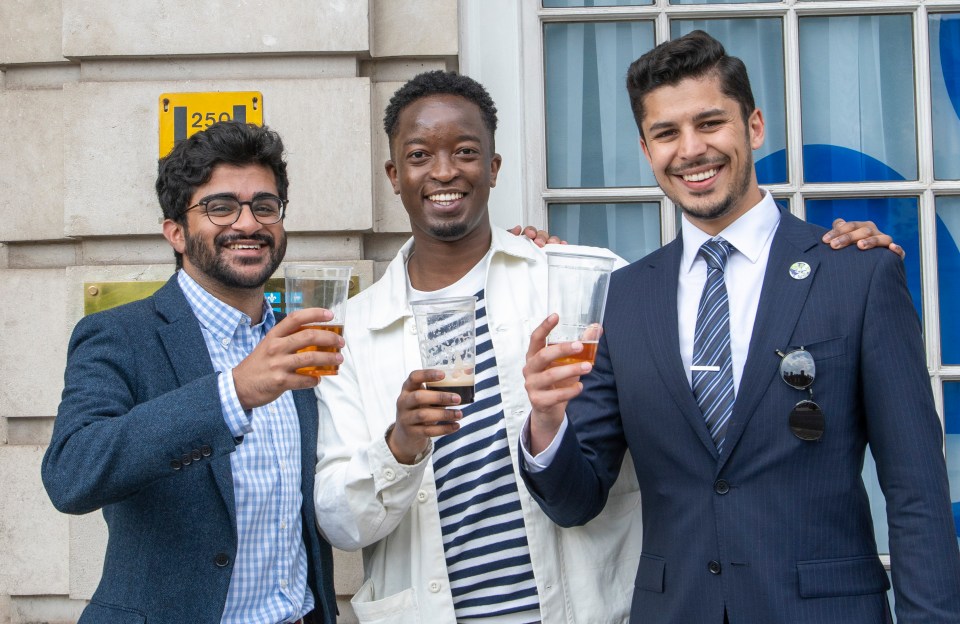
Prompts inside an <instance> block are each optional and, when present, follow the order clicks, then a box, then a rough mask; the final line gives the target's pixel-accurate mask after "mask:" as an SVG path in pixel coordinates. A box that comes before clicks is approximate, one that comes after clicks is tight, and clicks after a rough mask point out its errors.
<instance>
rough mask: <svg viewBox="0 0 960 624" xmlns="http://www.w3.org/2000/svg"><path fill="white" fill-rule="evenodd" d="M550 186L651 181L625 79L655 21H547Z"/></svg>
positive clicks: (649, 40) (649, 44) (647, 47)
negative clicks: (560, 22)
mask: <svg viewBox="0 0 960 624" xmlns="http://www.w3.org/2000/svg"><path fill="white" fill-rule="evenodd" d="M543 41H544V55H545V59H544V62H545V76H544V82H545V89H546V91H545V94H544V103H545V107H546V134H547V137H546V138H547V186H548V187H550V188H603V187H614V186H656V184H657V181H656V179H655V178H654V177H653V171H652V170H651V169H650V166H649V165H648V164H647V159H646V158H645V157H644V156H643V152H642V151H641V149H640V134H639V132H638V131H637V124H636V122H635V121H634V119H633V113H632V112H631V110H630V101H629V99H628V98H627V96H626V89H625V86H624V84H625V83H624V81H625V78H626V75H627V67H629V65H630V63H632V62H633V61H634V60H636V59H637V58H638V57H639V56H641V55H642V54H643V53H644V52H646V51H648V50H650V49H651V48H653V43H654V38H653V22H651V21H641V22H572V23H563V24H553V23H551V24H545V25H544V27H543Z"/></svg>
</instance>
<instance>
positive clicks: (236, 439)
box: [233, 436, 243, 444]
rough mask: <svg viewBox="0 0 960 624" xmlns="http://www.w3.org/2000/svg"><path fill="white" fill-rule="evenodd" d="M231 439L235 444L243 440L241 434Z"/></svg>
mask: <svg viewBox="0 0 960 624" xmlns="http://www.w3.org/2000/svg"><path fill="white" fill-rule="evenodd" d="M233 441H234V442H235V443H237V444H240V443H241V442H243V436H234V438H233Z"/></svg>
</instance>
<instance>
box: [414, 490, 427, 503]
mask: <svg viewBox="0 0 960 624" xmlns="http://www.w3.org/2000/svg"><path fill="white" fill-rule="evenodd" d="M427 498H428V495H427V493H426V492H425V491H423V490H420V491H419V492H417V500H418V501H420V502H421V503H425V502H427Z"/></svg>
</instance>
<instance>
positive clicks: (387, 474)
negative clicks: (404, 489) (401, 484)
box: [383, 468, 397, 481]
mask: <svg viewBox="0 0 960 624" xmlns="http://www.w3.org/2000/svg"><path fill="white" fill-rule="evenodd" d="M396 477H397V473H395V472H394V471H393V468H385V469H384V470H383V478H384V479H386V480H387V481H393V480H394V479H395V478H396Z"/></svg>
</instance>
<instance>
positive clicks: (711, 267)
mask: <svg viewBox="0 0 960 624" xmlns="http://www.w3.org/2000/svg"><path fill="white" fill-rule="evenodd" d="M731 250H732V248H731V246H730V243H728V242H727V241H725V240H723V239H722V238H721V239H711V240H708V241H707V242H705V243H704V244H703V246H702V247H700V255H701V256H703V258H704V260H706V261H707V282H706V284H704V285H703V294H701V295H700V306H699V307H698V308H697V328H696V332H695V334H694V339H693V366H694V371H693V394H694V396H696V397H697V403H698V404H699V405H700V411H701V412H702V413H703V418H704V420H705V421H706V423H707V429H709V430H710V436H711V437H712V438H713V441H714V443H715V444H716V445H717V450H718V451H721V452H722V451H723V437H724V434H725V433H726V431H727V422H728V421H729V420H730V414H731V413H732V412H733V398H734V397H733V360H732V358H731V357H730V307H729V305H728V303H727V287H726V284H724V281H723V269H724V266H725V265H726V263H727V258H728V257H729V256H730V251H731Z"/></svg>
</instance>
